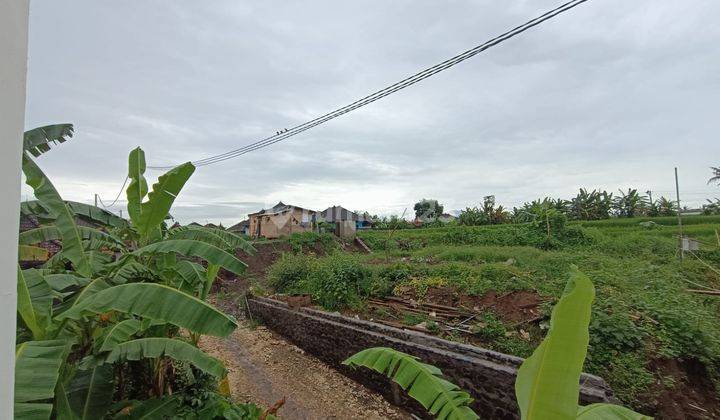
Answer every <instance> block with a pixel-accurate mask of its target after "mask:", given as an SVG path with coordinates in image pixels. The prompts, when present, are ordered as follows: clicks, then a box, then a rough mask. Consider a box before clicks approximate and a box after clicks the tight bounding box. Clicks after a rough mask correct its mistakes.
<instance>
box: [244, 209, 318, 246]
mask: <svg viewBox="0 0 720 420" xmlns="http://www.w3.org/2000/svg"><path fill="white" fill-rule="evenodd" d="M248 220H249V222H250V236H251V237H253V238H259V237H265V238H268V239H275V238H279V237H281V236H287V235H290V234H293V233H297V232H312V231H314V230H315V227H316V223H317V212H316V211H315V210H308V209H305V208H302V207H298V206H293V205H290V204H285V203H283V202H282V201H281V202H279V203H277V204H276V205H274V206H273V207H272V208H269V209H263V210H260V211H259V212H257V213H252V214H248Z"/></svg>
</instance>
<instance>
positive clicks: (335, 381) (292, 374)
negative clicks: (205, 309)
mask: <svg viewBox="0 0 720 420" xmlns="http://www.w3.org/2000/svg"><path fill="white" fill-rule="evenodd" d="M217 304H218V306H220V307H221V308H222V309H223V310H225V311H227V312H229V313H233V314H234V315H235V316H238V318H239V319H240V325H239V327H238V328H237V329H236V330H235V331H234V332H233V334H232V335H231V336H230V337H228V338H226V339H222V338H216V337H209V336H204V337H203V338H202V340H201V342H200V347H201V348H202V349H203V350H205V351H206V352H208V353H209V354H211V355H213V356H214V357H216V358H218V359H220V360H222V361H223V362H224V363H225V366H226V367H227V369H228V379H229V382H230V388H231V391H232V395H233V398H235V399H236V400H237V401H240V402H254V403H256V404H258V405H262V406H265V407H269V406H272V405H274V404H275V403H276V402H278V401H279V400H281V399H283V398H284V399H285V404H284V405H283V406H282V407H281V408H280V410H279V411H278V416H279V417H280V418H284V419H313V420H314V419H410V418H411V417H410V416H409V415H408V414H407V413H405V412H403V411H402V410H401V409H399V408H396V407H394V406H392V405H391V404H390V403H388V402H387V401H386V400H385V399H383V397H381V396H380V395H378V394H376V393H374V392H372V391H370V390H368V389H366V388H365V387H363V386H362V385H360V384H358V383H356V382H354V381H353V380H351V379H349V378H347V377H345V376H343V375H342V374H341V373H339V372H337V371H336V370H334V369H333V368H331V367H329V366H328V365H326V364H325V363H323V362H321V361H320V360H318V359H316V358H315V357H313V356H311V355H308V354H306V353H305V352H304V351H303V350H301V349H300V348H298V347H296V346H295V345H293V344H292V343H290V342H288V341H287V340H285V339H283V338H282V337H281V336H279V335H277V334H275V333H273V332H272V331H270V330H268V329H267V328H265V327H263V326H258V327H253V326H252V324H251V323H250V322H248V320H246V319H244V317H243V316H242V314H241V313H239V311H238V309H237V308H238V307H237V305H236V304H235V303H234V302H229V301H222V302H217Z"/></svg>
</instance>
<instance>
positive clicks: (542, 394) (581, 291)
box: [515, 266, 595, 420]
mask: <svg viewBox="0 0 720 420" xmlns="http://www.w3.org/2000/svg"><path fill="white" fill-rule="evenodd" d="M594 297H595V289H594V287H593V285H592V282H591V281H590V279H589V278H588V277H587V276H586V275H584V274H583V273H581V272H580V271H579V270H578V269H577V267H575V266H572V268H571V272H570V279H569V281H568V284H567V286H566V288H565V293H564V294H563V296H562V298H560V301H559V302H558V303H557V304H556V305H555V307H554V308H553V311H552V316H551V320H550V330H549V331H548V334H547V336H546V337H545V339H544V340H543V342H542V343H541V344H540V345H539V346H538V347H537V348H536V349H535V351H534V352H533V354H532V356H530V357H528V358H527V359H525V362H523V364H522V365H521V366H520V369H518V375H517V380H516V381H515V394H516V395H517V401H518V406H519V407H520V413H521V415H522V418H523V419H528V420H540V419H550V418H552V419H559V420H561V419H574V418H575V417H576V415H577V408H578V396H579V393H580V374H581V373H582V367H583V363H584V361H585V355H586V353H587V345H588V341H589V334H588V325H589V323H590V306H591V304H592V301H593V299H594Z"/></svg>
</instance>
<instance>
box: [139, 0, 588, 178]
mask: <svg viewBox="0 0 720 420" xmlns="http://www.w3.org/2000/svg"><path fill="white" fill-rule="evenodd" d="M586 1H588V0H572V1H569V2H567V3H564V4H562V5H560V6H558V7H556V8H555V9H552V10H550V11H548V12H545V13H543V14H542V15H540V16H538V17H536V18H534V19H531V20H529V21H527V22H526V23H524V24H522V25H520V26H517V27H515V28H513V29H511V30H509V31H507V32H505V33H503V34H501V35H499V36H496V37H495V38H492V39H490V40H489V41H486V42H484V43H483V44H480V45H478V46H476V47H474V48H472V49H469V50H467V51H465V52H463V53H461V54H458V55H456V56H454V57H452V58H450V59H447V60H445V61H443V62H441V63H439V64H436V65H434V66H432V67H429V68H427V69H425V70H422V71H420V72H418V73H416V74H414V75H412V76H409V77H407V78H405V79H403V80H401V81H399V82H396V83H394V84H392V85H390V86H388V87H386V88H384V89H381V90H379V91H376V92H374V93H372V94H370V95H367V96H365V97H363V98H361V99H358V100H356V101H355V102H352V103H350V104H348V105H345V106H344V107H341V108H338V109H336V110H335V111H332V112H329V113H327V114H324V115H321V116H319V117H317V118H314V119H312V120H310V121H307V122H305V123H303V124H300V125H297V126H294V127H292V128H291V129H289V130H288V129H286V130H285V131H278V132H277V133H276V134H275V135H273V136H270V137H266V138H264V139H262V140H259V141H256V142H254V143H250V144H248V145H246V146H243V147H241V148H238V149H235V150H231V151H229V152H225V153H222V154H219V155H215V156H210V157H207V158H204V159H199V160H196V161H193V162H192V163H193V164H194V165H195V166H206V165H211V164H214V163H218V162H222V161H225V160H228V159H232V158H235V157H238V156H240V155H243V154H246V153H249V152H252V151H255V150H258V149H261V148H264V147H267V146H270V145H272V144H275V143H277V142H280V141H283V140H285V139H287V138H290V137H292V136H295V135H297V134H300V133H302V132H303V131H306V130H309V129H311V128H313V127H315V126H317V125H320V124H323V123H325V122H327V121H330V120H332V119H334V118H337V117H339V116H341V115H344V114H346V113H348V112H351V111H353V110H355V109H358V108H360V107H363V106H365V105H368V104H370V103H373V102H375V101H377V100H379V99H382V98H384V97H386V96H388V95H391V94H393V93H395V92H397V91H399V90H402V89H404V88H406V87H408V86H411V85H414V84H415V83H418V82H420V81H422V80H425V79H427V78H428V77H430V76H433V75H435V74H437V73H439V72H441V71H443V70H446V69H448V68H450V67H453V66H455V65H456V64H459V63H461V62H463V61H465V60H467V59H469V58H472V57H474V56H475V55H477V54H479V53H481V52H483V51H485V50H487V49H488V48H490V47H493V46H495V45H498V44H500V43H501V42H503V41H505V40H507V39H510V38H512V37H514V36H516V35H518V34H520V33H522V32H525V31H526V30H528V29H530V28H533V27H535V26H537V25H539V24H541V23H542V22H545V21H546V20H549V19H551V18H553V17H555V16H557V15H559V14H561V13H563V12H566V11H568V10H570V9H572V8H574V7H576V6H579V5H580V4H582V3H585V2H586ZM171 168H173V166H148V169H171Z"/></svg>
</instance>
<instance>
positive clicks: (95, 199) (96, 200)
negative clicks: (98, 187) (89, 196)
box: [95, 194, 97, 207]
mask: <svg viewBox="0 0 720 420" xmlns="http://www.w3.org/2000/svg"><path fill="white" fill-rule="evenodd" d="M95 207H97V194H95Z"/></svg>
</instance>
